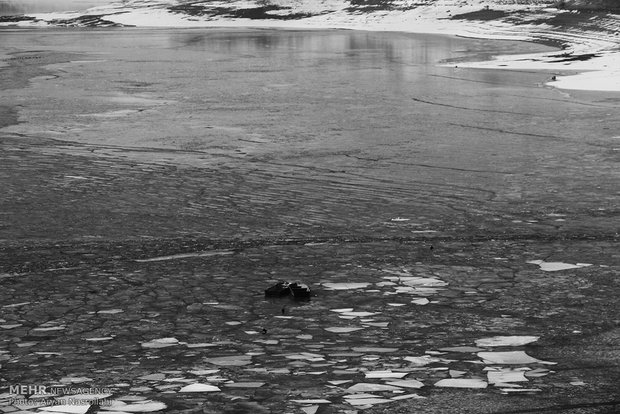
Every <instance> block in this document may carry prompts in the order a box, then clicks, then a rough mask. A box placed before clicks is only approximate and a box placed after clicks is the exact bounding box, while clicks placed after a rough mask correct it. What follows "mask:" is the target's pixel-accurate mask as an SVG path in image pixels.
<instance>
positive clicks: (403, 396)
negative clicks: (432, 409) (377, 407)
mask: <svg viewBox="0 0 620 414" xmlns="http://www.w3.org/2000/svg"><path fill="white" fill-rule="evenodd" d="M409 398H416V399H424V398H426V397H422V396H421V395H418V394H405V395H397V396H396V397H392V398H390V400H392V401H399V400H407V399H409Z"/></svg>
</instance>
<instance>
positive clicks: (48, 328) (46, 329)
mask: <svg viewBox="0 0 620 414" xmlns="http://www.w3.org/2000/svg"><path fill="white" fill-rule="evenodd" d="M63 329H65V326H64V325H61V326H45V327H38V328H34V329H33V331H38V332H49V331H62V330H63Z"/></svg>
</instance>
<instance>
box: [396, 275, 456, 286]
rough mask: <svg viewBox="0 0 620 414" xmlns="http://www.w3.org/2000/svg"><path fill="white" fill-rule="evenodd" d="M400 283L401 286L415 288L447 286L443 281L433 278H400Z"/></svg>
mask: <svg viewBox="0 0 620 414" xmlns="http://www.w3.org/2000/svg"><path fill="white" fill-rule="evenodd" d="M400 282H401V283H402V284H403V285H406V286H415V287H417V286H427V287H432V286H434V287H440V286H447V285H448V283H447V282H444V281H443V280H441V279H437V278H434V277H417V276H411V277H401V278H400Z"/></svg>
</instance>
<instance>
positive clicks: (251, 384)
mask: <svg viewBox="0 0 620 414" xmlns="http://www.w3.org/2000/svg"><path fill="white" fill-rule="evenodd" d="M263 385H265V383H264V382H233V383H230V384H224V386H225V387H229V388H260V387H262V386H263Z"/></svg>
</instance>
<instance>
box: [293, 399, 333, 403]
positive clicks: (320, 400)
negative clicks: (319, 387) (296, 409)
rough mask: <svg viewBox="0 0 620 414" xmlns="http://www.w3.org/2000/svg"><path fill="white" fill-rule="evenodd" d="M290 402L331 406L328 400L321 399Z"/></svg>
mask: <svg viewBox="0 0 620 414" xmlns="http://www.w3.org/2000/svg"><path fill="white" fill-rule="evenodd" d="M291 401H292V402H294V403H296V404H331V403H332V402H331V401H330V400H323V399H314V400H312V399H309V400H291Z"/></svg>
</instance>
